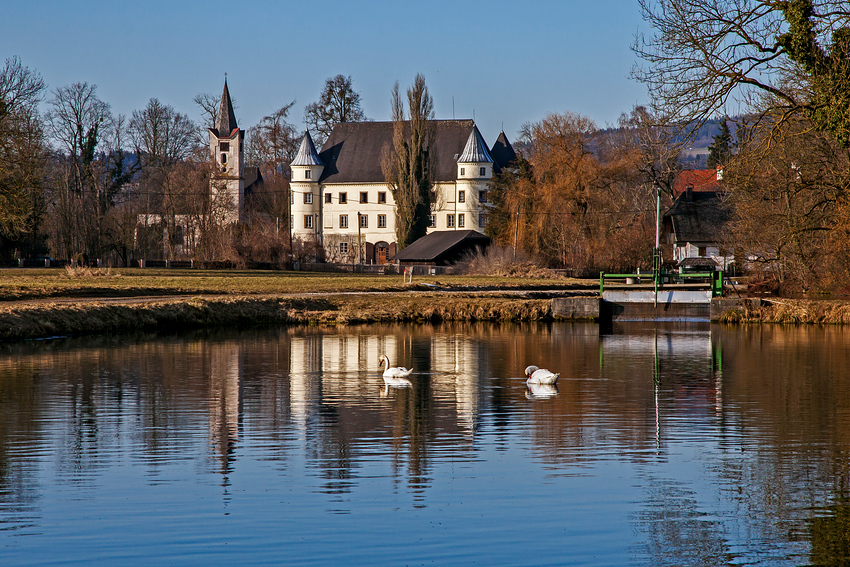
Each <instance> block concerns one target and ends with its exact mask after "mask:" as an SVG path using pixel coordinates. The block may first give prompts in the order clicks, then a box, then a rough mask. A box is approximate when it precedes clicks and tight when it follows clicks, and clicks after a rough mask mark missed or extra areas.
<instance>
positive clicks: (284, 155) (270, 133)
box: [245, 100, 300, 177]
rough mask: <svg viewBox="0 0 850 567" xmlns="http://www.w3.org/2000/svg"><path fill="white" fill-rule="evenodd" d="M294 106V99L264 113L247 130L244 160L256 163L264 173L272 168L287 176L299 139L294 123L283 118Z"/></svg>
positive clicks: (269, 171) (272, 170) (273, 170)
mask: <svg viewBox="0 0 850 567" xmlns="http://www.w3.org/2000/svg"><path fill="white" fill-rule="evenodd" d="M293 106H295V101H294V100H293V101H292V102H290V103H289V104H287V105H285V106H282V107H281V108H279V109H277V110H275V111H274V112H272V113H271V114H269V115H268V116H265V117H263V119H262V120H260V123H259V124H257V125H256V126H254V127H253V128H250V129H249V130H248V136H247V138H248V140H247V141H246V143H245V145H246V149H245V154H246V156H245V157H246V160H247V161H248V162H249V163H252V164H254V165H257V166H259V167H260V169H262V171H263V173H264V174H267V173H272V172H274V173H278V174H282V175H285V176H287V177H288V176H289V164H290V163H291V162H292V159H293V158H294V157H295V152H297V151H298V141H299V139H300V137H299V136H298V132H297V131H296V129H295V126H293V125H292V124H290V123H289V122H287V120H286V118H287V117H288V116H289V112H290V111H291V110H292V107H293Z"/></svg>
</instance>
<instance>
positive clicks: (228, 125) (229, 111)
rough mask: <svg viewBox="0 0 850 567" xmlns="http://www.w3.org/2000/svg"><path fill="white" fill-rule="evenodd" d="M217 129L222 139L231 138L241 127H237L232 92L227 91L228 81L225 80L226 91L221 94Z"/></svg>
mask: <svg viewBox="0 0 850 567" xmlns="http://www.w3.org/2000/svg"><path fill="white" fill-rule="evenodd" d="M215 127H216V129H217V130H218V135H219V136H221V137H229V136H230V134H231V133H232V132H233V131H234V130H235V129H237V128H238V127H239V126H237V125H236V114H234V113H233V103H232V102H231V101H230V91H229V90H227V79H225V80H224V91H223V92H222V93H221V106H219V109H218V120H217V121H216V123H215Z"/></svg>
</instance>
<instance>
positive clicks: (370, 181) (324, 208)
mask: <svg viewBox="0 0 850 567" xmlns="http://www.w3.org/2000/svg"><path fill="white" fill-rule="evenodd" d="M434 126H435V136H434V147H433V148H430V150H431V151H432V152H433V155H434V158H435V164H436V172H435V175H434V179H435V191H436V201H435V204H434V208H433V213H432V215H431V217H430V226H429V229H428V230H429V232H430V231H434V230H470V229H472V230H478V231H482V230H483V229H484V227H485V226H486V224H487V211H488V208H489V204H488V202H487V201H488V199H487V190H488V189H487V184H488V182H489V181H490V180H491V179H492V178H493V175H494V173H497V172H498V171H499V169H500V168H501V167H504V166H506V165H507V164H508V163H509V162H510V161H512V160H513V159H514V158H515V157H516V154H514V152H513V149H512V148H511V146H510V143H509V142H508V140H507V137H506V136H505V134H504V132H503V133H502V134H500V136H499V139H498V140H497V142H496V144H494V147H493V149H492V150H488V148H487V145H486V143H485V142H484V139H483V138H482V137H481V133H480V132H479V131H478V128H477V127H476V126H475V123H474V122H473V121H472V120H437V121H434ZM392 139H393V123H392V122H352V123H343V124H337V125H336V126H335V127H334V129H333V131H332V132H331V135H330V137H329V138H328V140H327V142H325V145H324V147H323V148H322V151H321V153H318V152H317V151H316V148H315V145H314V144H313V140H312V138H311V137H310V134H309V132H307V133H306V134H304V137H303V138H302V140H301V146H300V148H299V151H298V154H297V156H296V158H295V159H294V160H293V162H292V179H291V184H290V187H291V190H292V201H291V204H292V217H291V219H290V220H291V223H292V224H291V226H292V235H293V238H297V239H300V240H301V241H302V242H317V243H319V244H320V245H322V246H323V247H324V250H325V255H326V259H327V260H328V261H332V262H362V263H367V264H371V263H375V264H381V263H385V262H386V261H387V260H388V259H389V258H391V257H392V256H393V254H395V252H396V238H395V201H394V199H393V196H392V193H391V191H390V189H389V187H388V186H387V183H386V180H385V178H384V173H383V170H382V168H381V158H382V156H383V155H384V153H385V152H387V151H390V150H391V148H392ZM493 154H495V155H497V156H498V157H499V159H498V161H497V160H494V159H493Z"/></svg>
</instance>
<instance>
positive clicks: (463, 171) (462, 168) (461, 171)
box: [460, 167, 466, 175]
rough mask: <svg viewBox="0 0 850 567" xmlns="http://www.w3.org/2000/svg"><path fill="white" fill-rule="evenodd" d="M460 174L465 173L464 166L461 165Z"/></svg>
mask: <svg viewBox="0 0 850 567" xmlns="http://www.w3.org/2000/svg"><path fill="white" fill-rule="evenodd" d="M460 174H461V175H466V168H465V167H461V168H460Z"/></svg>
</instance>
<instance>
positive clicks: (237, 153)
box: [209, 78, 245, 223]
mask: <svg viewBox="0 0 850 567" xmlns="http://www.w3.org/2000/svg"><path fill="white" fill-rule="evenodd" d="M209 131H210V157H211V160H212V163H213V172H212V179H211V180H210V189H211V196H212V198H213V213H214V214H217V215H221V217H222V218H223V220H224V221H225V222H228V223H233V222H238V221H239V218H240V214H241V212H242V207H243V205H244V200H245V177H244V169H245V154H244V151H243V146H244V141H245V131H244V130H241V129H240V128H239V126H237V125H236V115H235V114H234V113H233V103H232V102H231V100H230V91H229V90H227V78H225V79H224V91H223V92H222V93H221V105H220V106H219V110H218V117H217V120H216V123H215V128H210V129H209Z"/></svg>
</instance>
